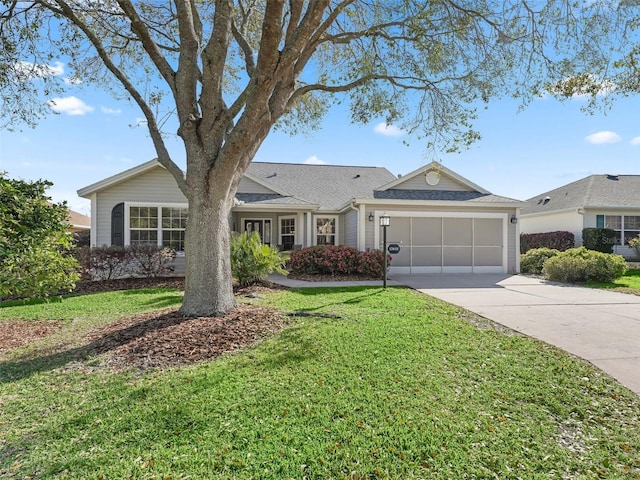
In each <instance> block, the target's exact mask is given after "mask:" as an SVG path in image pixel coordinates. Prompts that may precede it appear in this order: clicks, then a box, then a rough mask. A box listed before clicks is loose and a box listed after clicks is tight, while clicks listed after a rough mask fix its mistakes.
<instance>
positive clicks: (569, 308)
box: [391, 274, 640, 395]
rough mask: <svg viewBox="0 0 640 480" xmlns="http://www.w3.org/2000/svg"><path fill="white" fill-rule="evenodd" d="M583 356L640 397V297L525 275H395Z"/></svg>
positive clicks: (396, 279) (400, 280)
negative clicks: (547, 280)
mask: <svg viewBox="0 0 640 480" xmlns="http://www.w3.org/2000/svg"><path fill="white" fill-rule="evenodd" d="M391 278H392V280H394V282H393V283H394V284H403V285H408V286H410V287H412V288H414V289H416V290H419V291H421V292H424V293H427V294H429V295H432V296H434V297H437V298H440V299H442V300H444V301H446V302H449V303H453V304H454V305H458V306H460V307H463V308H466V309H467V310H471V311H472V312H475V313H477V314H479V315H482V316H483V317H486V318H489V319H491V320H494V321H495V322H498V323H501V324H502V325H506V326H507V327H510V328H512V329H514V330H517V331H519V332H522V333H524V334H526V335H529V336H531V337H535V338H537V339H540V340H542V341H544V342H547V343H550V344H552V345H556V346H558V347H560V348H562V349H563V350H566V351H567V352H570V353H572V354H574V355H577V356H579V357H582V358H584V359H586V360H588V361H590V362H591V363H593V364H594V365H596V366H598V367H599V368H600V369H602V370H603V371H605V372H606V373H608V374H609V375H611V376H612V377H614V378H615V379H617V380H618V381H619V382H620V383H622V384H623V385H625V386H626V387H627V388H629V389H630V390H632V391H633V392H635V393H637V394H639V395H640V296H635V295H625V294H622V293H615V292H607V291H604V290H596V289H591V288H584V287H578V286H573V285H564V284H556V283H550V282H545V281H543V280H539V279H535V278H530V277H524V276H520V275H479V274H475V275H466V274H455V275H392V276H391Z"/></svg>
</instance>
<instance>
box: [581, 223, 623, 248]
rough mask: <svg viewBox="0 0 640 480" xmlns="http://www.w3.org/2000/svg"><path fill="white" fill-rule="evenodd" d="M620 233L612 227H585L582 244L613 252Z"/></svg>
mask: <svg viewBox="0 0 640 480" xmlns="http://www.w3.org/2000/svg"><path fill="white" fill-rule="evenodd" d="M617 236H618V234H617V233H616V231H615V230H612V229H610V228H585V229H583V230H582V244H583V245H584V246H585V248H587V249H589V250H595V251H596V252H603V253H612V252H613V246H614V245H615V244H616V241H617Z"/></svg>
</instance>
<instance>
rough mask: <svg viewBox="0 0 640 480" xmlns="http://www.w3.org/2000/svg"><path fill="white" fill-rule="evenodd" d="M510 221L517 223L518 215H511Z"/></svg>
mask: <svg viewBox="0 0 640 480" xmlns="http://www.w3.org/2000/svg"><path fill="white" fill-rule="evenodd" d="M510 222H511V223H518V217H516V216H515V215H514V216H513V217H511V220H510Z"/></svg>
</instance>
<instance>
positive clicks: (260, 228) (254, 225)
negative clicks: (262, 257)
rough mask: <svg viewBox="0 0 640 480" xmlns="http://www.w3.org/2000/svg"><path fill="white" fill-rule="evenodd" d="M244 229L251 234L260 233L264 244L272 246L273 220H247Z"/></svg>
mask: <svg viewBox="0 0 640 480" xmlns="http://www.w3.org/2000/svg"><path fill="white" fill-rule="evenodd" d="M243 228H244V231H245V232H247V233H250V234H251V233H253V232H258V234H259V235H260V240H261V241H262V243H264V244H265V245H271V220H257V219H256V220H250V219H245V220H244V225H243Z"/></svg>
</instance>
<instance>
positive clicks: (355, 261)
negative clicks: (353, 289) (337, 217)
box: [288, 245, 391, 278]
mask: <svg viewBox="0 0 640 480" xmlns="http://www.w3.org/2000/svg"><path fill="white" fill-rule="evenodd" d="M387 260H388V262H387V265H389V264H391V257H390V256H388V257H387ZM288 266H289V268H290V269H291V272H292V273H294V274H298V275H333V276H336V275H363V276H367V277H373V278H382V275H383V273H384V254H383V253H382V252H381V251H380V250H367V251H365V252H361V251H360V250H358V249H357V248H353V247H347V246H344V245H318V246H315V247H308V248H304V249H302V250H294V251H293V252H291V257H290V258H289V263H288Z"/></svg>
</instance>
